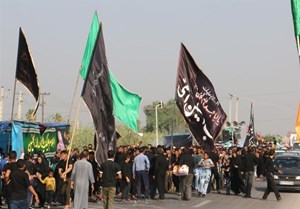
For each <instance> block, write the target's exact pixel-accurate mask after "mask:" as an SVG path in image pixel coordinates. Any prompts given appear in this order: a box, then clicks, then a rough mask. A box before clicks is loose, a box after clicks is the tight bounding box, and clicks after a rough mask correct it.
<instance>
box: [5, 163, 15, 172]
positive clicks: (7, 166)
mask: <svg viewBox="0 0 300 209" xmlns="http://www.w3.org/2000/svg"><path fill="white" fill-rule="evenodd" d="M7 170H10V172H13V171H17V170H19V169H18V166H17V162H13V163H6V164H5V165H4V166H3V169H2V171H3V172H6V171H7Z"/></svg>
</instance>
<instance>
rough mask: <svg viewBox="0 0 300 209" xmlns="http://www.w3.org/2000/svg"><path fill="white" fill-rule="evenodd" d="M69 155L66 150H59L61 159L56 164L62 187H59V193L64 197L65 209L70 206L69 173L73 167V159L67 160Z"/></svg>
mask: <svg viewBox="0 0 300 209" xmlns="http://www.w3.org/2000/svg"><path fill="white" fill-rule="evenodd" d="M69 157H70V156H69V155H68V152H67V151H66V150H63V151H61V153H60V158H61V161H59V163H58V165H57V169H58V174H59V176H60V178H61V179H62V182H63V183H62V188H61V195H63V196H64V197H65V209H68V208H70V207H71V200H70V199H71V181H70V178H71V174H72V169H73V163H74V162H73V161H72V158H70V159H69V160H68V158H69Z"/></svg>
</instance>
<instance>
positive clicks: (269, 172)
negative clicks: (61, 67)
mask: <svg viewBox="0 0 300 209" xmlns="http://www.w3.org/2000/svg"><path fill="white" fill-rule="evenodd" d="M274 156H275V151H274V150H273V149H272V150H270V151H269V155H268V156H267V158H266V160H265V172H266V177H267V188H266V190H265V193H264V195H263V199H264V200H266V199H267V198H268V195H269V194H270V192H274V193H275V196H276V199H277V200H278V201H279V200H281V196H280V194H279V192H278V189H277V186H276V184H275V181H274V171H275V170H277V169H276V168H274V162H273V160H274ZM277 171H278V172H279V173H280V172H281V171H279V170H277Z"/></svg>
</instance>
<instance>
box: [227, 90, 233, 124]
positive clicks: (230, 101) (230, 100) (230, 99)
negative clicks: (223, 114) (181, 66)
mask: <svg viewBox="0 0 300 209" xmlns="http://www.w3.org/2000/svg"><path fill="white" fill-rule="evenodd" d="M229 96H230V97H229V113H228V115H229V116H228V121H229V123H230V124H231V122H232V121H231V106H232V97H233V95H232V94H229Z"/></svg>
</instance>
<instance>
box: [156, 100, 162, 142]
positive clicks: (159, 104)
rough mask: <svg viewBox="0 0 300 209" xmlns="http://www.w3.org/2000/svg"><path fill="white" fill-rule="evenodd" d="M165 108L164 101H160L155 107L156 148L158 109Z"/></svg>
mask: <svg viewBox="0 0 300 209" xmlns="http://www.w3.org/2000/svg"><path fill="white" fill-rule="evenodd" d="M158 107H160V108H162V107H163V103H162V101H160V102H159V103H158V104H157V105H155V129H156V130H155V131H156V147H157V146H158V117H157V108H158Z"/></svg>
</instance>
